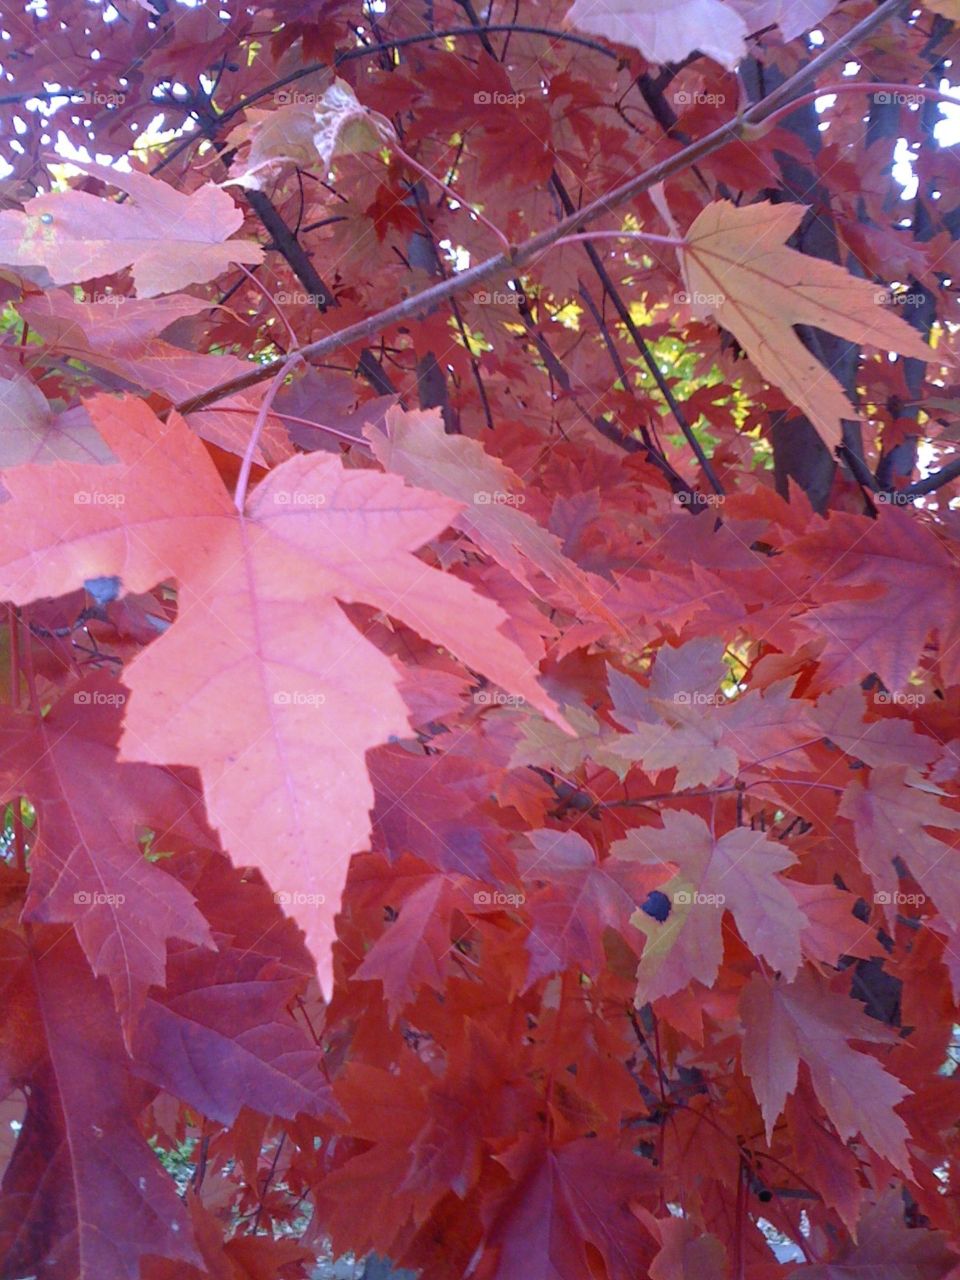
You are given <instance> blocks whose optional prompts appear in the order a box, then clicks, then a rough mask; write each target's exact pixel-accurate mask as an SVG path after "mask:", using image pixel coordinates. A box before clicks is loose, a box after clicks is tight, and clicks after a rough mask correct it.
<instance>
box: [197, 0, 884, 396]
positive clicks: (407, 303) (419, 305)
mask: <svg viewBox="0 0 960 1280" xmlns="http://www.w3.org/2000/svg"><path fill="white" fill-rule="evenodd" d="M904 4H905V0H884V3H883V4H881V5H880V6H879V7H878V8H877V9H876V10H874V12H873V13H871V14H869V15H868V16H867V17H866V18H864V19H863V20H862V21H861V22H859V23H857V25H856V26H855V27H853V28H851V30H850V31H849V32H848V33H847V35H846V36H845V37H844V38H843V39H841V40H838V41H837V43H836V44H835V45H833V46H831V47H830V48H829V49H825V50H824V51H823V53H821V54H820V55H819V56H818V57H816V58H814V59H813V61H812V62H810V63H808V64H807V65H806V66H805V67H802V68H801V69H800V70H799V71H797V72H796V73H795V74H794V75H793V76H791V77H789V79H787V80H785V81H784V82H783V83H782V84H781V85H780V86H779V87H778V88H777V89H774V91H773V92H772V93H771V94H769V95H768V96H767V97H766V98H763V99H762V100H761V101H760V102H758V103H756V104H755V105H754V106H753V107H751V108H749V109H748V110H747V111H746V112H744V113H743V114H742V115H740V116H738V117H736V118H735V119H733V120H728V121H726V122H725V123H724V124H722V125H719V126H718V127H717V128H716V129H714V130H713V131H712V132H711V133H708V134H707V135H706V136H705V137H703V138H700V139H699V140H698V141H696V142H694V143H691V144H690V146H688V147H684V148H683V149H682V150H680V151H678V152H677V153H676V154H675V155H673V156H670V157H668V158H667V159H666V160H662V161H660V162H659V163H658V164H655V165H653V166H652V167H651V168H649V169H647V170H645V171H644V172H643V173H641V174H638V175H637V176H636V177H634V178H629V179H628V180H627V181H626V182H623V183H621V184H620V186H618V187H615V188H614V189H613V190H612V191H610V192H608V193H607V194H606V195H604V196H600V197H598V198H597V199H596V200H593V201H591V202H590V203H589V204H587V205H584V207H583V208H582V209H580V210H579V211H578V212H577V213H575V214H572V215H570V216H569V217H566V218H563V219H561V221H560V222H558V223H557V224H556V225H555V226H553V227H551V228H550V229H549V230H547V231H542V232H540V233H539V234H538V235H535V236H532V237H531V238H530V239H529V240H527V241H525V242H524V243H523V244H522V245H520V246H519V247H511V249H510V250H509V251H507V252H504V253H500V254H496V255H495V256H494V257H491V258H487V259H486V261H484V262H479V263H477V265H476V266H474V267H468V268H467V269H466V270H465V271H462V272H460V273H459V274H458V275H456V276H452V277H451V278H450V279H449V280H441V281H439V282H438V283H437V284H435V285H431V286H430V287H429V288H427V289H424V290H423V291H422V292H420V293H418V294H414V295H413V296H411V297H409V298H404V299H403V300H402V301H400V302H398V303H395V304H394V305H393V306H392V307H386V308H385V309H384V310H383V311H380V312H378V313H377V314H376V315H373V316H368V317H367V318H366V319H364V320H360V321H358V322H357V323H356V324H352V325H348V326H347V328H345V329H341V330H340V331H339V332H337V333H332V334H329V335H328V336H327V337H325V338H320V339H318V340H317V341H316V342H311V343H308V344H307V346H305V347H303V348H301V352H300V354H301V355H302V356H303V357H304V359H318V358H321V357H323V356H327V355H329V354H330V353H331V352H333V351H339V350H340V349H341V348H343V347H347V346H350V345H351V344H353V343H355V342H366V341H367V340H368V339H369V338H371V337H372V336H373V335H374V334H377V333H380V332H382V330H384V329H386V328H387V327H389V326H390V325H393V324H398V323H401V322H402V321H404V320H408V319H411V318H417V317H420V316H423V315H428V314H429V313H430V312H431V311H433V310H434V309H435V308H436V307H437V306H439V305H440V304H441V303H443V302H446V301H447V300H448V299H449V298H451V297H453V295H454V294H457V293H461V292H463V291H464V290H465V289H472V288H476V287H477V286H478V285H481V284H485V283H486V282H487V281H489V280H492V279H493V278H495V277H498V276H499V277H502V276H504V275H507V274H510V275H516V273H517V269H518V268H519V267H522V266H524V265H525V264H526V263H528V262H531V261H533V260H534V259H535V258H537V257H539V256H540V255H541V254H542V253H544V252H545V251H546V250H547V249H549V248H550V247H551V246H552V245H553V244H554V243H555V242H556V241H557V240H560V239H562V238H563V237H564V236H567V235H571V234H573V233H575V232H577V231H580V230H581V229H582V228H583V227H585V226H588V225H589V224H590V223H592V222H595V221H596V220H597V219H598V218H600V217H602V216H604V215H605V214H608V213H611V212H612V211H613V210H615V209H617V208H619V207H620V206H621V205H623V204H626V203H627V201H629V200H632V199H633V198H634V197H635V196H637V195H639V194H641V193H642V192H644V191H649V190H650V188H651V187H653V186H655V185H656V184H657V183H658V182H664V181H666V179H667V178H670V177H672V176H673V175H674V174H676V173H680V172H682V171H683V170H684V169H687V168H689V167H690V166H691V165H692V164H694V163H695V162H696V161H698V160H702V159H703V158H704V157H705V156H708V155H712V154H713V153H714V152H716V151H719V150H720V149H721V148H722V147H724V146H726V145H727V143H729V142H732V141H734V140H735V139H737V138H740V137H742V136H743V133H744V130H745V129H746V128H748V127H749V126H751V125H756V124H759V123H761V122H762V121H763V120H765V119H766V118H767V116H768V115H772V114H773V112H774V111H776V110H777V109H778V108H779V107H781V106H782V105H783V104H784V103H785V102H789V101H790V100H791V99H792V98H793V97H794V96H795V95H796V94H797V93H798V92H799V91H800V90H802V89H803V88H804V87H805V86H806V85H807V84H808V83H809V82H810V81H811V80H813V79H815V78H816V76H817V74H818V73H819V72H820V71H822V70H823V69H824V68H825V67H828V66H830V65H832V64H833V63H834V62H836V61H837V60H838V59H840V58H842V57H844V56H845V55H846V54H848V53H849V52H850V51H851V49H852V48H853V47H854V46H855V45H856V44H857V43H858V42H859V41H860V40H862V39H864V38H865V37H866V36H868V35H870V34H871V33H872V32H873V31H875V30H876V29H877V28H878V27H880V26H882V25H883V23H884V22H886V21H887V19H889V18H891V17H892V16H893V15H894V14H895V13H897V12H898V11H899V10H900V9H901V8H903V7H904ZM467 30H470V28H467ZM434 38H436V37H434ZM282 364H283V361H282V360H273V361H270V362H269V363H268V364H263V365H257V366H255V367H254V368H252V369H251V370H250V372H249V373H245V374H241V375H240V376H239V377H237V378H232V379H230V380H229V381H228V382H224V383H221V384H220V386H217V387H212V388H210V389H209V390H208V391H205V392H204V393H203V394H202V395H198V396H193V397H191V398H190V399H188V400H185V401H182V402H181V403H180V404H179V405H177V409H178V410H179V412H181V413H191V412H193V411H194V410H196V409H200V408H203V407H204V406H205V405H208V404H213V403H215V402H216V401H217V400H220V399H223V398H224V397H225V396H229V395H233V394H235V393H236V392H238V391H243V390H246V388H247V387H252V386H255V385H256V384H257V383H258V382H262V381H264V379H266V378H272V377H273V376H274V375H275V374H276V373H277V371H278V369H279V368H280V366H281V365H282Z"/></svg>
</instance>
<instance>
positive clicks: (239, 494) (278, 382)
mask: <svg viewBox="0 0 960 1280" xmlns="http://www.w3.org/2000/svg"><path fill="white" fill-rule="evenodd" d="M302 359H303V352H302V351H294V352H293V353H292V354H291V355H289V356H287V358H286V360H284V362H283V367H282V368H281V369H279V370H278V371H277V374H276V376H275V377H274V379H273V381H272V382H271V383H270V386H269V387H267V391H266V395H265V396H264V397H263V403H262V404H261V405H260V408H259V410H258V412H257V420H256V422H254V424H253V430H252V431H251V433H250V439H249V441H248V442H247V448H246V452H245V453H244V455H243V461H242V462H241V464H240V474H239V476H238V477H237V491H236V493H235V494H234V496H233V505H234V506H235V507H236V508H237V511H238V513H239V514H240V515H243V508H244V505H245V503H246V501H247V486H248V485H249V483H250V472H251V471H252V470H253V457H254V454H255V453H256V452H257V445H258V443H259V442H260V436H261V433H262V432H263V427H264V424H265V422H266V421H267V414H268V413H269V412H270V406H271V405H272V404H273V401H274V399H275V397H276V394H277V392H278V391H279V390H280V388H281V387H282V386H283V384H284V382H285V381H286V379H287V374H288V373H290V371H291V370H292V369H293V368H295V367H296V365H298V364H299V363H300V361H301V360H302Z"/></svg>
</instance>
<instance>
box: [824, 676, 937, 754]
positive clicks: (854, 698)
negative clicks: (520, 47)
mask: <svg viewBox="0 0 960 1280" xmlns="http://www.w3.org/2000/svg"><path fill="white" fill-rule="evenodd" d="M864 703H865V697H864V693H863V691H862V690H861V689H859V688H850V687H848V688H845V689H834V690H833V691H832V692H831V693H827V694H824V696H823V697H822V698H819V699H818V700H817V705H816V708H815V709H814V711H813V712H812V713H811V718H812V720H813V721H814V723H815V724H816V725H818V726H819V727H820V728H821V729H822V730H823V732H824V733H825V734H826V736H827V737H828V738H829V740H830V741H831V742H832V743H834V744H835V745H836V746H838V747H839V748H840V749H841V751H845V752H846V753H847V755H848V756H851V757H852V758H853V759H854V760H862V761H863V762H864V764H869V765H900V764H902V765H911V766H913V767H914V768H916V769H922V768H924V767H925V766H926V765H928V764H930V763H932V761H934V760H936V759H937V757H938V756H939V755H940V751H941V747H940V744H939V743H938V742H937V741H936V740H935V739H934V738H931V737H928V736H927V735H926V734H923V733H920V732H919V731H918V729H917V728H916V726H915V725H914V724H913V723H912V722H911V721H910V720H908V719H907V718H906V717H905V716H884V717H883V718H882V719H880V720H872V721H866V720H864V718H863V713H864Z"/></svg>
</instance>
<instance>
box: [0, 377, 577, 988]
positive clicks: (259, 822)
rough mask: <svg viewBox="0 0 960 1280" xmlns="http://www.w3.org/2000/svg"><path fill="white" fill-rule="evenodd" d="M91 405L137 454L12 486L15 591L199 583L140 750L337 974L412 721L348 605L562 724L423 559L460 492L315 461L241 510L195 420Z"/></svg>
mask: <svg viewBox="0 0 960 1280" xmlns="http://www.w3.org/2000/svg"><path fill="white" fill-rule="evenodd" d="M90 410H91V413H92V415H93V418H94V421H95V423H96V425H97V427H98V429H99V430H100V432H101V434H102V435H103V437H104V439H105V441H106V443H107V444H108V446H110V448H111V449H112V450H113V452H114V453H115V455H116V457H117V458H118V459H119V462H118V464H117V465H115V466H108V467H93V466H78V465H73V464H71V465H70V466H69V467H67V466H65V465H54V466H49V467H37V466H25V467H20V468H17V469H15V470H13V471H9V472H6V473H5V480H6V483H7V486H8V488H9V489H10V492H11V493H12V495H13V501H11V502H8V503H6V504H4V505H3V506H2V507H0V541H2V544H3V546H4V548H5V558H4V562H3V565H2V567H0V591H2V592H3V594H4V595H5V596H6V597H7V598H9V599H12V600H16V601H18V602H21V603H26V602H28V601H29V600H33V599H36V598H37V597H39V596H45V595H58V594H62V593H63V592H65V591H67V590H69V589H71V588H72V587H76V586H77V585H79V584H80V583H81V582H83V581H86V580H89V579H91V578H97V577H116V578H118V579H119V580H120V581H121V582H122V583H123V586H124V588H125V590H127V591H132V592H137V591H143V590H147V589H148V588H150V587H152V586H153V585H155V584H156V583H157V582H159V581H163V580H166V579H170V578H174V579H176V580H177V581H178V582H179V584H180V595H179V614H178V618H177V622H176V624H175V625H174V626H173V628H171V630H170V631H169V632H167V633H166V634H165V635H163V636H161V637H160V639H159V640H158V641H156V642H155V643H154V644H153V645H151V646H149V647H148V648H147V649H145V650H144V651H143V652H142V653H141V654H140V655H139V656H138V657H137V658H136V659H135V660H134V662H133V663H131V665H130V667H129V668H128V670H127V671H126V673H125V682H126V684H127V686H128V688H129V689H130V691H131V700H130V706H129V708H128V710H127V714H126V719H125V722H124V734H123V738H122V740H121V758H122V759H125V760H143V761H147V762H150V763H153V764H195V765H197V766H198V767H199V769H200V771H201V774H202V776H203V779H204V783H205V796H206V801H207V808H208V812H209V815H210V818H211V820H212V822H213V823H214V825H215V826H216V827H217V828H218V829H219V830H221V832H222V833H223V835H224V837H225V842H226V845H227V847H228V848H229V849H230V850H231V852H232V854H233V856H234V859H235V861H237V862H239V863H250V864H254V865H257V866H260V867H262V868H263V870H264V871H265V873H266V875H267V877H268V879H269V880H270V882H271V884H272V885H273V888H274V889H275V891H276V892H277V893H278V895H280V898H279V900H281V901H282V902H284V903H285V904H286V905H288V906H290V907H291V908H292V913H293V914H294V915H295V916H296V918H297V919H298V920H299V921H300V923H301V924H302V925H303V927H304V928H305V930H306V932H307V936H308V938H309V939H310V942H311V946H312V948H313V950H314V952H315V954H316V955H317V958H318V962H319V964H320V968H321V973H322V974H323V975H324V977H325V980H326V981H327V982H329V960H328V953H329V945H330V941H331V939H332V937H333V917H334V914H335V912H336V910H337V907H338V905H339V901H340V891H341V889H342V886H343V882H344V878H345V875H346V867H347V862H348V860H349V857H350V855H351V854H352V853H354V852H356V851H358V850H359V849H361V848H363V847H364V846H365V845H366V844H367V842H368V839H369V830H370V822H369V810H370V807H371V805H372V803H373V790H372V787H371V784H370V781H369V778H368V776H367V771H366V766H365V762H364V753H365V751H366V750H367V749H368V748H370V747H373V746H375V745H377V744H378V743H380V742H383V741H384V740H385V739H387V738H388V737H390V736H391V735H397V736H399V735H402V734H404V733H407V732H409V729H410V726H409V722H408V719H407V715H406V711H405V709H404V706H403V703H402V700H401V698H400V695H399V692H398V677H397V674H396V671H395V669H394V668H393V666H392V665H391V663H390V661H389V659H387V658H386V657H385V656H384V655H383V654H381V653H380V652H379V650H377V649H376V648H375V647H374V646H373V645H372V644H370V643H369V641H366V640H364V639H363V637H362V636H361V635H360V634H359V633H358V632H357V630H356V628H355V627H354V626H353V625H352V624H351V623H350V622H349V621H348V620H347V617H346V615H345V614H344V612H343V610H342V609H341V608H340V604H339V603H338V601H341V602H343V603H344V604H352V603H359V602H362V603H366V604H373V605H375V606H376V607H378V608H380V609H382V610H384V611H385V612H388V613H390V614H392V615H393V616H395V617H397V618H399V619H401V620H402V621H404V622H406V623H408V624H409V625H410V626H412V627H413V628H414V629H417V630H419V631H420V632H421V633H422V634H426V635H429V636H430V638H432V639H433V640H435V641H437V642H438V643H440V644H442V645H445V646H446V647H447V648H448V649H449V650H450V651H451V652H453V653H456V654H458V656H459V657H460V658H461V659H462V660H463V661H464V662H466V663H467V664H468V665H469V666H472V667H473V668H474V669H477V670H485V671H486V673H487V674H489V675H490V676H491V678H492V679H494V680H496V681H497V682H498V683H500V684H502V685H504V687H507V688H510V689H511V690H512V691H513V692H514V693H515V694H516V695H517V696H519V697H521V698H525V699H527V700H528V701H529V702H530V703H531V704H532V705H534V706H537V707H539V708H540V709H541V710H542V711H544V712H545V713H546V714H547V715H554V716H555V715H556V713H555V712H554V711H553V709H552V704H551V703H550V701H549V699H548V698H547V697H546V695H545V694H544V693H543V692H542V691H541V690H540V689H539V687H538V685H537V683H536V681H535V679H534V677H533V675H532V674H531V672H530V664H529V663H528V661H527V660H526V658H525V657H524V656H523V654H522V653H521V652H520V650H519V649H518V648H516V646H515V645H514V644H513V643H512V642H511V641H509V640H507V639H506V638H505V637H504V636H503V635H502V634H501V633H500V630H499V628H500V626H501V624H502V623H503V621H504V614H503V613H502V611H501V610H500V609H499V607H498V606H497V605H495V604H494V603H493V602H492V601H490V600H488V599H485V598H484V597H482V596H480V595H478V594H477V593H476V592H475V591H473V590H472V588H470V587H469V586H467V584H466V583H464V582H462V581H461V580H459V579H457V578H455V577H453V576H452V575H450V574H445V573H441V572H438V571H437V570H435V569H431V568H430V567H429V566H428V565H426V564H424V563H423V561H421V560H419V559H417V558H416V557H415V556H414V555H413V551H414V550H415V549H416V548H417V547H420V546H422V545H423V543H424V542H426V541H428V540H429V539H430V538H431V537H433V536H435V535H436V534H437V533H439V532H440V531H441V530H442V529H443V528H444V527H445V526H446V525H447V524H448V523H449V521H450V519H451V517H452V515H453V514H454V512H455V510H456V507H455V506H454V504H452V503H450V502H449V501H448V500H447V499H446V498H442V497H440V496H439V495H435V494H430V493H427V492H425V491H422V490H417V489H411V488H408V487H406V486H404V485H403V484H402V483H401V482H400V481H399V480H397V479H395V478H393V477H389V476H381V475H373V474H371V473H369V472H349V471H346V470H345V469H344V468H343V466H342V464H341V463H340V462H339V461H338V460H337V459H336V458H333V457H330V456H327V455H318V454H314V455H311V456H310V457H296V458H292V459H290V460H289V461H287V462H286V463H284V464H282V465H281V466H280V467H278V468H277V469H276V470H274V471H273V472H271V473H270V475H269V476H268V477H267V479H266V480H264V481H263V482H262V483H261V485H260V486H259V487H258V489H257V490H256V492H255V493H254V494H253V496H252V497H251V498H250V499H249V501H248V502H247V507H246V511H245V513H244V514H243V515H242V516H241V515H238V513H237V511H236V509H235V507H234V505H233V503H232V501H231V500H230V497H229V495H228V494H227V493H226V491H225V490H224V488H223V485H222V483H221V481H220V478H219V476H218V475H217V473H216V470H215V468H214V467H213V465H212V464H211V462H210V460H209V458H208V456H207V454H206V452H205V451H204V449H203V446H202V445H201V444H200V443H199V441H198V440H197V439H196V437H195V436H194V435H193V434H192V433H191V432H190V431H189V430H188V429H187V428H186V426H185V425H184V423H183V421H182V420H181V419H179V418H177V417H176V415H174V416H173V417H172V418H171V421H170V422H169V423H166V424H164V423H161V422H160V421H159V420H158V419H157V418H156V417H155V416H154V415H153V414H152V413H151V412H150V410H149V409H148V408H147V407H146V406H145V405H143V404H142V403H140V402H139V401H134V400H130V399H126V400H123V401H111V400H107V399H103V398H98V399H95V400H94V401H92V402H91V405H90ZM78 493H79V494H81V495H85V500H84V501H80V502H79V503H78V501H77V497H76V495H77V494H78ZM60 520H63V521H64V524H60V523H59V521H60ZM41 548H42V549H43V550H42V552H41ZM318 646H320V647H319V648H318Z"/></svg>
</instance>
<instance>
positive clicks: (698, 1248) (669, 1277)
mask: <svg viewBox="0 0 960 1280" xmlns="http://www.w3.org/2000/svg"><path fill="white" fill-rule="evenodd" d="M644 1218H645V1220H646V1222H647V1224H648V1226H649V1227H650V1230H651V1231H652V1232H653V1233H654V1234H655V1235H656V1237H657V1239H659V1241H660V1246H661V1247H660V1252H659V1253H658V1254H657V1256H656V1258H654V1260H653V1262H652V1263H651V1264H650V1272H649V1275H650V1280H701V1277H703V1276H711V1277H713V1278H714V1280H722V1277H723V1276H725V1275H726V1272H727V1257H726V1253H725V1251H724V1248H723V1245H722V1244H721V1243H720V1241H719V1240H718V1239H717V1237H716V1236H715V1235H711V1234H710V1233H709V1232H708V1233H706V1234H705V1233H704V1232H702V1231H700V1230H699V1229H698V1228H697V1226H696V1224H695V1223H693V1222H691V1221H689V1220H688V1219H684V1218H654V1217H653V1216H652V1215H647V1214H645V1215H644Z"/></svg>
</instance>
